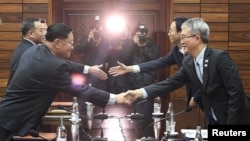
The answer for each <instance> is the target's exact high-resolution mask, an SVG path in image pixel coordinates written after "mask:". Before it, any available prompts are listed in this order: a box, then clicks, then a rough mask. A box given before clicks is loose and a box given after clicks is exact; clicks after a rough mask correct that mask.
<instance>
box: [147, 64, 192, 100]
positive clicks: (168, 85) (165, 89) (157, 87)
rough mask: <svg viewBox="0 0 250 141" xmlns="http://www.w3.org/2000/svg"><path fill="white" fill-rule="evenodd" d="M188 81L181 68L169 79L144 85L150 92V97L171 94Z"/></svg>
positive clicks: (148, 92)
mask: <svg viewBox="0 0 250 141" xmlns="http://www.w3.org/2000/svg"><path fill="white" fill-rule="evenodd" d="M187 82H188V77H186V75H185V73H184V71H183V69H182V68H181V69H180V70H179V71H178V72H177V73H176V74H174V75H172V76H170V77H168V78H167V79H165V80H163V81H161V82H158V83H154V84H152V85H149V86H146V87H144V89H145V90H146V92H147V94H148V98H154V97H157V96H161V95H166V94H169V93H170V92H172V91H174V90H176V89H178V88H180V87H182V86H184V85H185V84H186V83H187Z"/></svg>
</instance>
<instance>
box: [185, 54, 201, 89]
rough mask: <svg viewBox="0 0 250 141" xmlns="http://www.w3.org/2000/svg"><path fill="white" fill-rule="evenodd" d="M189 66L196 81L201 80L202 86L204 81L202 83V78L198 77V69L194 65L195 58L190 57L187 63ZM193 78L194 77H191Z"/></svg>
mask: <svg viewBox="0 0 250 141" xmlns="http://www.w3.org/2000/svg"><path fill="white" fill-rule="evenodd" d="M186 64H187V66H188V68H189V69H188V70H190V72H191V73H192V76H193V78H195V79H196V80H195V81H196V82H199V85H200V87H202V83H201V81H200V79H199V78H198V76H197V73H196V70H195V65H194V60H193V58H192V59H190V60H189V61H188V62H187V63H186ZM191 78H192V77H191Z"/></svg>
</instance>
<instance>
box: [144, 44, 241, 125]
mask: <svg viewBox="0 0 250 141" xmlns="http://www.w3.org/2000/svg"><path fill="white" fill-rule="evenodd" d="M188 82H191V83H192V85H194V86H196V87H197V88H199V89H200V90H201V91H202V102H203V106H204V112H205V115H206V118H207V119H209V118H208V117H209V114H210V109H211V107H212V108H213V110H214V113H215V115H216V117H217V119H218V124H240V123H242V122H241V119H242V115H243V113H244V110H245V109H244V104H245V98H246V96H245V94H244V91H243V86H242V82H241V78H240V74H239V71H238V69H237V67H236V65H235V64H234V62H233V60H232V59H231V58H230V56H229V55H228V54H227V53H226V52H224V51H221V50H217V49H212V48H209V47H207V49H206V51H205V55H204V66H203V85H202V83H201V82H200V81H199V79H198V77H197V74H196V71H195V66H194V60H193V58H192V57H191V56H187V57H185V59H184V60H183V65H182V68H181V69H180V70H179V71H178V72H177V73H176V74H175V75H173V76H171V77H169V78H167V79H166V80H164V81H162V82H159V83H157V84H153V85H150V86H147V87H145V89H146V91H147V93H148V96H149V97H156V96H158V95H161V94H165V93H169V92H171V91H173V90H175V89H177V88H180V87H181V86H183V85H184V84H185V83H188ZM209 124H210V123H209Z"/></svg>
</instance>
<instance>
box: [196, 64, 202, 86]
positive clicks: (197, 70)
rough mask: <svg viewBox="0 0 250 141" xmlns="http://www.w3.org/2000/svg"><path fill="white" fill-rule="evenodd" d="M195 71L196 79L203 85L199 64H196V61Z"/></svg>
mask: <svg viewBox="0 0 250 141" xmlns="http://www.w3.org/2000/svg"><path fill="white" fill-rule="evenodd" d="M195 69H196V73H197V76H198V78H199V79H200V81H201V83H203V79H202V72H201V68H200V64H199V63H198V62H196V61H195Z"/></svg>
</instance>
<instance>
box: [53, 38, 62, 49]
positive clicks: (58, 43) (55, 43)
mask: <svg viewBox="0 0 250 141" xmlns="http://www.w3.org/2000/svg"><path fill="white" fill-rule="evenodd" d="M60 43H61V41H60V40H59V39H55V40H54V45H55V47H56V48H60Z"/></svg>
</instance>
